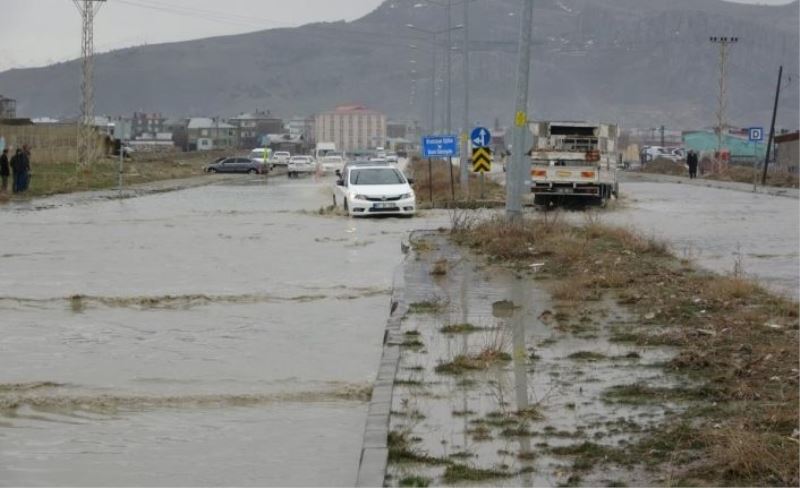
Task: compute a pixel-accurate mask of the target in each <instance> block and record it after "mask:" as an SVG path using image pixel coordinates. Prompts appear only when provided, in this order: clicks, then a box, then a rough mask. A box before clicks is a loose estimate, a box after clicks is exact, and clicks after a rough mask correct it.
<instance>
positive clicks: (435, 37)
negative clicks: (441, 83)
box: [406, 4, 464, 133]
mask: <svg viewBox="0 0 800 488" xmlns="http://www.w3.org/2000/svg"><path fill="white" fill-rule="evenodd" d="M448 5H449V4H448ZM448 12H449V10H448ZM448 24H449V21H448ZM406 27H408V28H409V29H412V30H415V31H418V32H421V33H423V34H427V35H429V36H431V49H432V51H433V57H432V58H433V66H431V133H435V132H436V131H435V127H436V48H437V47H438V42H439V41H438V39H439V35H440V34H444V33H447V37H448V39H450V34H451V32H452V31H454V30H456V29H462V28H463V27H464V26H462V25H460V24H459V25H457V26H455V27H448V28H447V29H444V30H438V31H431V30H427V29H420V28H419V27H417V26H415V25H414V24H406ZM447 56H448V58H449V56H450V49H449V47H448V52H447ZM448 63H449V60H448ZM447 71H448V73H449V71H450V69H449V65H448V69H447ZM448 76H449V75H448ZM447 92H448V93H447V96H448V101H447V108H446V110H447V112H448V113H447V116H446V120H443V121H442V124H443V125H446V126H447V127H446V128H447V132H448V133H449V132H450V114H449V112H450V107H449V104H450V102H449V97H450V89H449V87H448V89H447Z"/></svg>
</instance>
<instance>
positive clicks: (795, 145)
mask: <svg viewBox="0 0 800 488" xmlns="http://www.w3.org/2000/svg"><path fill="white" fill-rule="evenodd" d="M798 149H800V131H794V132H787V133H785V134H779V135H776V136H775V162H776V166H777V167H778V169H782V170H785V171H789V172H791V173H794V174H797V173H798V169H799V168H798V165H800V151H798Z"/></svg>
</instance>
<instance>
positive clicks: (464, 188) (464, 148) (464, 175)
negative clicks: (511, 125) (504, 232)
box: [460, 0, 472, 198]
mask: <svg viewBox="0 0 800 488" xmlns="http://www.w3.org/2000/svg"><path fill="white" fill-rule="evenodd" d="M463 51H464V64H463V67H464V74H463V76H464V124H463V127H462V128H461V130H462V131H463V134H462V137H461V141H462V142H461V178H460V181H461V194H462V195H463V196H464V198H468V197H469V170H470V167H469V166H470V164H469V163H470V161H471V159H472V158H471V157H470V154H469V129H470V127H469V126H470V122H469V1H467V0H465V1H464V49H463Z"/></svg>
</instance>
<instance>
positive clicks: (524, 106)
mask: <svg viewBox="0 0 800 488" xmlns="http://www.w3.org/2000/svg"><path fill="white" fill-rule="evenodd" d="M522 5H523V11H522V21H521V23H520V34H519V64H518V66H517V100H516V106H515V110H514V112H515V113H514V130H513V132H512V137H511V140H512V144H513V146H514V147H513V149H512V152H511V168H510V169H509V171H508V172H507V173H506V216H507V217H508V218H509V220H520V219H521V218H522V189H523V187H524V185H525V180H526V179H528V178H530V175H529V174H527V173H528V172H529V168H530V164H525V160H526V158H527V157H528V156H527V155H526V154H525V151H526V150H527V149H528V148H526V147H525V144H526V142H527V140H528V139H529V137H527V134H526V132H529V131H530V129H528V82H529V79H530V69H531V30H532V28H533V25H532V24H533V0H522Z"/></svg>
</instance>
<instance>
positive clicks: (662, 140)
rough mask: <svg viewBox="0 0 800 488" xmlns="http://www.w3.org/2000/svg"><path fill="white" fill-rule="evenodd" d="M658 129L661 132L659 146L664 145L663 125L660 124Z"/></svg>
mask: <svg viewBox="0 0 800 488" xmlns="http://www.w3.org/2000/svg"><path fill="white" fill-rule="evenodd" d="M658 130H659V131H660V132H661V147H664V130H665V127H664V126H663V125H662V126H661V127H659V128H658Z"/></svg>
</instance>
